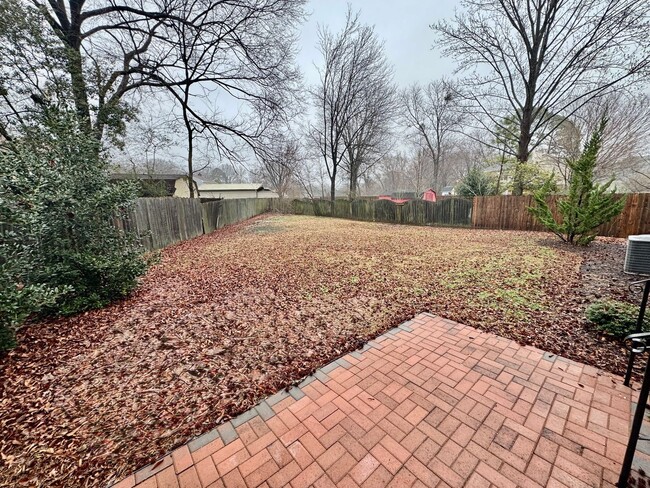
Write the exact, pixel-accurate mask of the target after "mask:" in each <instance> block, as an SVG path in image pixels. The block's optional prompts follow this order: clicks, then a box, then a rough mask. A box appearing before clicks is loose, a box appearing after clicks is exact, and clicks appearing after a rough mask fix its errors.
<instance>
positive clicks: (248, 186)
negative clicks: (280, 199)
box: [199, 182, 265, 191]
mask: <svg viewBox="0 0 650 488" xmlns="http://www.w3.org/2000/svg"><path fill="white" fill-rule="evenodd" d="M241 190H249V191H251V190H252V191H260V190H265V188H264V186H263V185H261V184H260V183H209V182H203V183H201V184H200V185H199V191H241Z"/></svg>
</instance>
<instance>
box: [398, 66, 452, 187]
mask: <svg viewBox="0 0 650 488" xmlns="http://www.w3.org/2000/svg"><path fill="white" fill-rule="evenodd" d="M457 92H458V90H457V87H456V86H455V84H454V83H453V82H451V81H448V80H444V79H443V80H438V81H433V82H431V83H429V84H428V85H426V86H425V87H422V86H420V85H419V84H417V83H416V84H414V85H411V86H410V87H408V88H407V89H405V90H403V91H402V95H401V99H402V119H403V121H404V124H405V125H406V127H407V128H408V129H409V131H410V133H411V135H412V136H413V137H414V138H415V139H416V141H418V142H419V143H420V144H422V147H424V148H425V149H426V150H427V152H428V153H429V157H430V159H431V162H432V164H433V171H432V181H431V183H432V186H433V189H434V190H435V191H440V189H441V188H442V186H443V182H442V181H441V176H442V174H443V172H444V171H443V170H444V165H445V156H446V155H447V153H448V152H449V151H450V149H451V147H452V144H453V137H454V134H455V133H456V132H457V131H459V130H460V128H461V124H462V121H463V118H464V113H463V111H462V110H461V106H460V105H459V103H458V96H457Z"/></svg>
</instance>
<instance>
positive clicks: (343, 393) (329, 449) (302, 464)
mask: <svg viewBox="0 0 650 488" xmlns="http://www.w3.org/2000/svg"><path fill="white" fill-rule="evenodd" d="M630 411H631V390H630V389H628V388H625V387H624V386H622V381H621V379H620V378H618V377H615V376H612V375H609V374H607V373H603V372H601V371H599V370H597V369H595V368H593V367H590V366H585V365H582V364H579V363H575V362H573V361H569V360H566V359H564V358H561V357H557V356H554V355H552V354H549V353H544V352H543V351H540V350H538V349H535V348H531V347H522V346H519V345H517V344H516V343H514V342H512V341H510V340H507V339H503V338H499V337H497V336H494V335H492V334H487V333H483V332H479V331H477V330H476V329H473V328H471V327H467V326H463V325H461V324H458V323H455V322H452V321H449V320H445V319H442V318H438V317H434V316H432V315H429V314H421V315H418V316H417V317H416V318H414V319H413V320H411V321H409V322H406V323H405V324H403V325H401V326H400V327H399V328H397V329H393V330H391V331H389V332H388V333H386V334H384V335H383V336H381V337H379V338H377V339H376V340H375V341H372V342H370V343H369V344H368V345H367V346H366V347H365V348H364V350H363V351H360V352H355V353H351V354H348V355H346V356H344V357H343V358H341V359H339V360H338V361H335V362H333V363H331V364H329V365H327V366H325V367H324V368H322V369H320V370H318V371H317V372H316V373H315V374H314V376H312V377H309V378H307V379H306V380H305V381H303V383H301V384H300V385H299V387H296V388H293V389H291V390H290V391H289V392H281V393H278V394H276V395H274V396H272V397H270V398H267V399H266V400H265V401H263V402H262V403H260V404H259V405H258V406H257V407H256V408H254V409H252V410H250V411H248V412H246V413H244V414H243V415H241V416H239V417H238V418H236V419H234V420H232V421H230V422H227V423H226V424H223V425H221V426H220V427H218V428H217V429H215V430H213V431H211V432H208V433H207V434H205V435H203V436H201V437H198V438H196V439H194V440H193V441H191V442H189V443H188V444H187V445H185V446H183V447H181V448H179V449H176V450H175V451H174V452H172V453H171V454H170V455H167V456H165V457H164V458H162V459H160V460H159V461H158V462H156V463H154V464H152V465H150V466H147V467H145V468H143V469H141V470H140V471H138V472H136V473H134V474H133V475H131V476H129V477H128V478H126V479H125V480H123V481H121V482H120V483H118V485H116V486H119V487H120V488H125V487H133V486H137V487H139V488H145V487H146V488H155V487H157V488H167V487H210V488H212V487H223V486H225V487H257V486H262V487H271V488H276V487H283V486H291V487H294V488H297V487H306V486H317V487H326V486H363V487H374V486H377V487H380V486H396V487H410V486H436V487H448V486H451V487H462V486H464V487H489V486H494V487H500V488H501V487H503V488H507V487H515V486H520V487H525V488H533V487H542V486H548V487H555V488H559V487H598V488H601V487H603V488H604V487H613V486H614V483H615V482H616V480H617V477H618V472H619V469H620V462H621V461H622V459H623V454H624V449H625V443H626V441H627V433H628V428H629V422H630V418H631V413H630Z"/></svg>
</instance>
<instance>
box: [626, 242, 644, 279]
mask: <svg viewBox="0 0 650 488" xmlns="http://www.w3.org/2000/svg"><path fill="white" fill-rule="evenodd" d="M623 270H624V271H625V272H626V273H631V274H645V275H650V234H643V235H638V236H629V237H628V238H627V252H626V253H625V267H624V268H623Z"/></svg>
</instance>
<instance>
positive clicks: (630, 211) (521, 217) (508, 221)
mask: <svg viewBox="0 0 650 488" xmlns="http://www.w3.org/2000/svg"><path fill="white" fill-rule="evenodd" d="M620 196H621V197H622V196H623V195H620ZM560 198H562V197H561V196H557V195H554V196H551V197H550V198H549V204H550V206H551V209H552V211H553V214H554V215H555V216H556V217H557V216H558V212H557V202H558V200H559V199H560ZM533 204H534V201H533V197H532V196H530V195H524V196H512V195H498V196H492V197H474V202H473V211H472V226H473V227H477V228H481V229H509V230H532V231H545V230H546V229H545V228H544V227H543V226H542V225H540V223H539V222H537V220H535V218H534V217H533V216H532V215H531V214H530V212H529V211H528V208H529V207H531V206H533ZM635 234H650V193H630V194H628V195H627V200H626V202H625V208H624V209H623V211H622V212H621V214H620V215H619V216H618V217H616V218H614V219H612V220H611V221H610V222H608V223H606V224H604V225H601V226H600V227H599V228H598V235H601V236H609V237H627V236H629V235H635Z"/></svg>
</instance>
